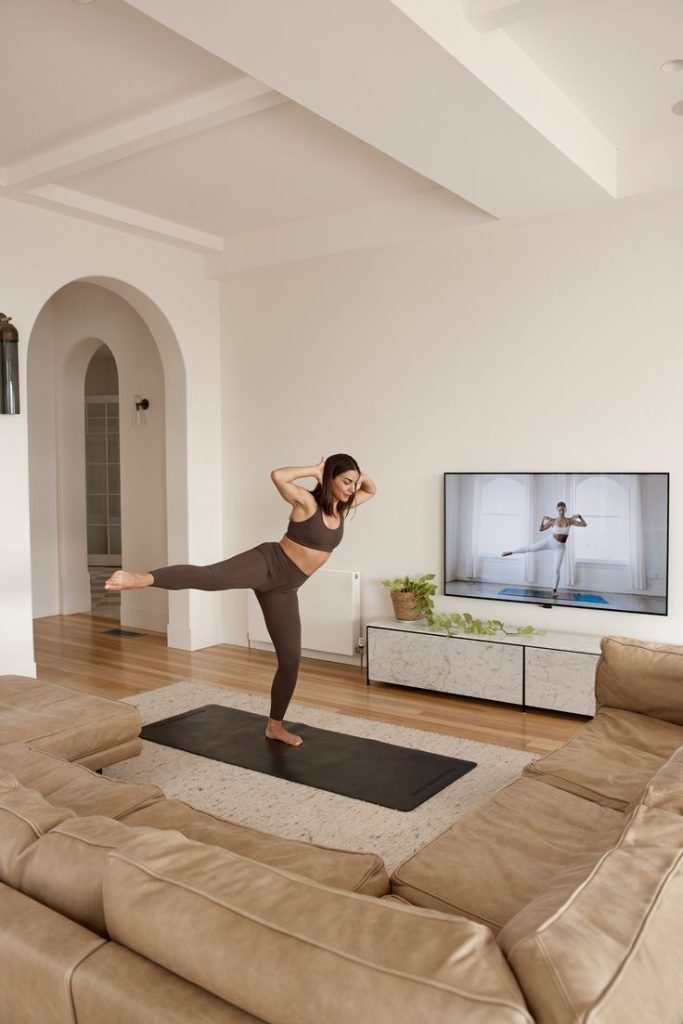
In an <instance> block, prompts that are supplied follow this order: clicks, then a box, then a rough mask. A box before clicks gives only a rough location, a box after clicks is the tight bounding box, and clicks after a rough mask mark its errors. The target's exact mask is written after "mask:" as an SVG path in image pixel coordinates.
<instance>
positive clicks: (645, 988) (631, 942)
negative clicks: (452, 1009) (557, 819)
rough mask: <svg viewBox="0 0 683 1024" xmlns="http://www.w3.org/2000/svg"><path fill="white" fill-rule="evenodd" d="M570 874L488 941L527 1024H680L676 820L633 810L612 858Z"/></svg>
mask: <svg viewBox="0 0 683 1024" xmlns="http://www.w3.org/2000/svg"><path fill="white" fill-rule="evenodd" d="M573 870H574V875H573V877H572V876H571V870H570V871H568V872H566V873H565V877H564V878H561V877H558V878H556V879H555V880H554V882H553V886H552V887H551V888H552V889H553V890H554V892H550V891H547V892H546V893H542V894H541V895H540V896H539V897H537V898H536V899H535V900H532V901H531V903H529V904H528V905H527V906H526V907H525V908H524V909H523V910H521V911H520V912H519V914H517V915H516V916H515V917H514V918H512V920H510V921H509V922H508V924H507V925H506V926H505V928H504V929H503V930H502V931H501V932H500V934H499V936H498V942H499V944H500V946H501V948H502V949H503V950H504V952H505V953H506V955H507V958H508V961H509V963H510V964H511V966H512V968H513V970H514V972H515V974H516V976H517V980H518V981H519V983H520V985H521V987H522V989H523V991H524V994H525V996H526V999H527V1002H528V1003H529V1006H530V1007H531V1010H532V1012H533V1014H534V1016H535V1018H536V1020H537V1021H538V1022H539V1024H575V1022H576V1021H578V1020H580V1021H582V1022H584V1024H598V1022H599V1024H623V1021H626V1020H628V1021H631V1020H633V1021H637V1020H642V1021H645V1020H652V1021H655V1020H656V1021H657V1024H680V1021H681V1020H683V943H681V907H682V906H683V817H682V816H681V815H680V814H676V813H672V812H671V811H668V810H661V809H660V808H659V807H654V808H653V807H648V806H646V804H645V803H641V804H640V806H639V807H637V808H636V810H635V811H634V813H633V815H632V817H631V819H630V821H629V824H628V825H627V827H626V828H625V829H624V832H623V833H622V836H621V838H620V840H619V842H618V844H617V845H616V846H615V847H614V849H612V850H609V851H608V852H607V853H606V854H605V855H604V856H603V857H602V859H601V860H600V861H599V862H598V863H597V865H595V866H594V867H593V869H592V870H590V871H589V872H588V873H587V874H585V877H583V878H581V874H582V871H581V865H577V866H576V868H575V869H573ZM563 886H564V888H563Z"/></svg>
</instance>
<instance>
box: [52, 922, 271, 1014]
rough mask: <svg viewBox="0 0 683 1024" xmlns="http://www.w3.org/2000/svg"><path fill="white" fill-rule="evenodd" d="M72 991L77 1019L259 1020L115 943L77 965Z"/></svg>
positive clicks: (107, 945) (108, 944)
mask: <svg viewBox="0 0 683 1024" xmlns="http://www.w3.org/2000/svg"><path fill="white" fill-rule="evenodd" d="M226 948H227V947H226ZM71 992H72V996H73V1001H74V1008H75V1010H76V1019H77V1021H78V1024H200V1022H201V1024H261V1022H259V1019H258V1018H257V1017H254V1016H252V1014H250V1013H245V1012H244V1010H240V1009H238V1008H237V1007H236V1006H232V1005H231V1004H230V1003H226V1002H224V1001H223V1000H222V999H218V998H217V997H216V996H213V995H211V993H210V992H205V991H204V989H201V988H198V987H197V985H192V984H191V983H190V982H189V981H185V980H184V979H183V978H179V977H178V975H177V974H172V973H171V972H170V971H166V970H164V968H163V967H159V965H158V964H154V963H152V961H151V960H147V958H146V957H142V956H139V955H138V954H137V953H133V952H132V950H130V949H125V948H124V947H123V946H119V945H118V944H117V943H116V942H108V943H107V944H106V946H101V947H100V948H99V949H98V950H96V951H95V952H94V953H93V955H92V956H89V957H88V959H87V960H84V961H83V963H82V964H80V965H79V967H78V969H77V970H76V971H75V972H74V976H73V979H72V982H71Z"/></svg>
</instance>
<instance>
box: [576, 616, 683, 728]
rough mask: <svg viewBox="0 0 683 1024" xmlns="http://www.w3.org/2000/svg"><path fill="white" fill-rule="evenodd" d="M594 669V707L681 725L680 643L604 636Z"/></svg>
mask: <svg viewBox="0 0 683 1024" xmlns="http://www.w3.org/2000/svg"><path fill="white" fill-rule="evenodd" d="M601 651H602V653H601V655H600V658H599V659H598V665H597V668H596V671H595V699H596V704H597V707H598V708H600V707H603V706H606V707H612V708H624V709H625V710H626V711H635V712H637V713H638V714H640V715H650V716H651V717H652V718H662V719H664V720H665V721H667V722H674V723H675V724H676V725H683V646H679V645H676V644H657V643H650V642H648V641H645V640H633V639H631V638H630V637H620V636H608V637H604V638H603V640H602V643H601Z"/></svg>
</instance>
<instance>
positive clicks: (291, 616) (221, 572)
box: [152, 542, 308, 722]
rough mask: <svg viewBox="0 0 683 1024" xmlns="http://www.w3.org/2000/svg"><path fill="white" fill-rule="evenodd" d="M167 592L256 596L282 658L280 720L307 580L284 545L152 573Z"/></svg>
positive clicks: (277, 681) (273, 708)
mask: <svg viewBox="0 0 683 1024" xmlns="http://www.w3.org/2000/svg"><path fill="white" fill-rule="evenodd" d="M152 576H153V577H154V583H153V584H152V586H155V587H160V588H161V589H162V590H242V589H250V590H253V591H254V593H255V594H256V599H257V600H258V603H259V604H260V605H261V611H262V612H263V617H264V619H265V621H266V628H267V629H268V632H269V634H270V638H271V640H272V641H273V646H274V648H275V653H276V654H277V672H276V673H275V677H274V679H273V685H272V687H271V691H270V717H271V718H273V719H276V720H277V721H279V722H281V721H282V719H283V718H284V717H285V712H286V711H287V707H288V705H289V702H290V700H291V699H292V694H293V693H294V687H295V686H296V680H297V676H298V674H299V662H300V661H301V619H300V618H299V599H298V597H297V591H298V589H299V587H300V586H301V584H302V583H305V582H306V580H307V579H308V576H307V575H306V573H305V572H302V571H301V569H300V568H299V567H298V565H295V564H294V562H293V561H292V560H291V558H288V557H287V555H286V554H285V553H284V551H283V550H282V548H281V547H280V545H279V544H276V543H274V542H273V543H268V544H259V546H258V547H256V548H251V550H249V551H243V552H242V554H241V555H235V556H234V557H233V558H228V559H227V561H225V562H216V563H215V564H214V565H169V566H166V568H164V569H155V570H154V571H153V572H152Z"/></svg>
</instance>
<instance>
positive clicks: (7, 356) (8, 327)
mask: <svg viewBox="0 0 683 1024" xmlns="http://www.w3.org/2000/svg"><path fill="white" fill-rule="evenodd" d="M11 319H12V317H11V316H5V314H4V313H0V413H10V414H14V413H18V412H19V332H18V331H17V329H16V327H15V326H14V324H11V323H10V320H11Z"/></svg>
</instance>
